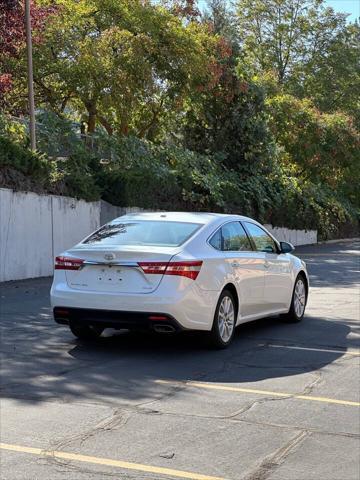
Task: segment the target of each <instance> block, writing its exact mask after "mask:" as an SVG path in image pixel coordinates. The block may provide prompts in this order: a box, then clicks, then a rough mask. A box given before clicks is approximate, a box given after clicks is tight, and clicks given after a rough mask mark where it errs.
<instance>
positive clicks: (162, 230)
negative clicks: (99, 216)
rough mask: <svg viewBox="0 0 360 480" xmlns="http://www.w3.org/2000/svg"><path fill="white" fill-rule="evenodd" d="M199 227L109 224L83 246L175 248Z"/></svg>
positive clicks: (157, 222) (148, 223)
mask: <svg viewBox="0 0 360 480" xmlns="http://www.w3.org/2000/svg"><path fill="white" fill-rule="evenodd" d="M201 226H202V224H198V223H185V222H165V221H150V220H146V221H145V220H144V221H137V220H134V221H126V222H118V223H110V224H107V225H104V226H103V227H101V228H100V229H99V230H97V231H96V232H95V233H93V234H92V235H90V237H88V238H87V239H86V240H84V241H83V244H87V245H92V244H96V245H145V246H146V245H149V246H150V245H153V246H163V247H177V246H179V245H181V244H182V243H184V242H185V241H186V240H188V239H189V238H190V237H191V236H192V235H194V233H195V232H196V231H197V230H198V229H199V228H200V227H201Z"/></svg>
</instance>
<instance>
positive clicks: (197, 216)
mask: <svg viewBox="0 0 360 480" xmlns="http://www.w3.org/2000/svg"><path fill="white" fill-rule="evenodd" d="M124 220H157V221H165V222H166V221H168V222H189V223H200V224H204V225H205V224H210V223H218V222H219V221H221V220H222V221H226V220H229V221H230V220H238V221H239V220H251V221H254V220H252V219H251V218H249V217H244V216H242V215H234V214H225V213H211V212H166V211H163V212H135V213H128V214H126V215H123V216H121V217H117V218H115V219H114V220H112V222H114V223H118V222H123V221H124Z"/></svg>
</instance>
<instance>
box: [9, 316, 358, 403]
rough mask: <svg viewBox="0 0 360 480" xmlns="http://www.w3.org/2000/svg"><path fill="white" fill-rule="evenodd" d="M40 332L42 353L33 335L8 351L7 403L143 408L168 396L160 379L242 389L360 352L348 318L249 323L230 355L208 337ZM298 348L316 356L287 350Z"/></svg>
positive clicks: (40, 326)
mask: <svg viewBox="0 0 360 480" xmlns="http://www.w3.org/2000/svg"><path fill="white" fill-rule="evenodd" d="M33 322H34V320H33ZM37 327H38V329H39V330H38V338H39V339H40V341H41V342H42V344H41V348H40V349H39V348H38V345H37V343H34V344H32V339H31V338H29V332H27V338H26V339H24V341H23V342H21V346H22V348H21V349H20V351H19V350H18V349H17V348H15V350H13V351H10V349H9V348H6V345H4V346H5V351H6V350H7V351H8V360H6V361H5V362H3V373H2V380H1V396H2V397H3V398H15V399H17V400H18V401H21V402H35V403H36V402H40V401H45V400H57V401H81V402H100V401H101V402H106V403H110V404H125V403H128V402H134V403H141V402H144V401H151V400H152V399H157V398H159V397H160V396H161V395H162V394H163V391H162V389H161V388H160V386H159V385H158V384H157V383H156V380H159V379H166V380H171V381H174V382H183V381H199V380H202V381H206V382H222V383H236V384H240V386H241V385H243V384H252V383H255V382H259V381H262V380H266V379H271V378H280V377H286V376H295V375H299V374H303V373H306V372H312V371H315V370H318V369H320V368H323V367H325V366H326V365H328V364H330V363H332V362H334V361H335V360H337V359H338V358H339V357H341V356H342V353H341V350H342V349H344V350H346V348H351V347H352V346H355V345H352V340H349V339H348V338H347V337H348V334H349V332H350V325H347V321H346V320H344V319H342V320H341V322H337V321H334V320H333V319H332V320H331V321H328V320H325V319H321V318H314V317H313V318H312V317H307V318H305V319H304V321H303V322H301V323H299V324H292V325H288V324H283V323H281V322H280V321H279V319H278V318H270V319H269V318H268V319H264V320H259V321H256V322H252V323H251V324H245V325H242V326H240V327H238V329H237V331H236V335H235V338H234V341H233V343H232V344H231V346H230V347H229V348H228V349H227V350H211V349H210V348H209V347H208V344H207V342H206V341H205V339H204V334H200V333H199V334H195V333H192V334H190V333H186V334H181V335H149V334H147V335H146V334H133V333H127V332H120V333H117V334H115V335H108V334H107V332H105V336H104V337H102V338H100V339H99V340H98V341H96V342H90V343H86V342H82V341H76V340H72V337H71V334H70V332H69V331H68V330H67V329H66V330H62V332H61V335H59V330H60V329H59V328H55V329H52V330H51V332H49V329H48V328H45V327H44V325H43V324H42V325H39V324H38V325H37ZM33 328H34V323H33ZM35 329H36V325H35ZM19 334H20V333H18V335H19ZM35 336H36V335H34V337H35ZM4 338H5V340H3V342H5V344H6V336H5V337H3V339H4ZM33 340H35V338H34V339H33ZM36 342H37V341H36ZM274 344H276V345H277V347H276V348H274V347H273V345H274ZM294 344H296V346H301V347H304V348H312V349H313V350H297V349H291V348H287V347H289V346H291V345H294ZM324 349H325V350H326V349H328V350H340V351H339V352H337V351H328V352H326V351H323V350H324ZM5 356H6V355H5ZM247 386H249V385H247ZM253 388H255V387H253Z"/></svg>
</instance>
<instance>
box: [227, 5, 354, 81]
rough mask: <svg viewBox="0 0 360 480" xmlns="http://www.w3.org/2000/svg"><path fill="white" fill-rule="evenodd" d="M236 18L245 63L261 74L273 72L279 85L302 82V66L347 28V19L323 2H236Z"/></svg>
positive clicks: (326, 48)
mask: <svg viewBox="0 0 360 480" xmlns="http://www.w3.org/2000/svg"><path fill="white" fill-rule="evenodd" d="M237 16H238V24H239V31H240V36H241V38H242V42H243V48H244V55H245V57H246V59H247V61H248V62H249V63H250V64H251V66H253V67H255V69H257V70H258V71H260V72H264V71H267V70H274V71H275V72H276V76H277V79H278V82H279V83H281V84H283V83H287V82H289V81H290V80H297V81H301V75H302V72H303V69H304V66H305V65H307V64H308V63H310V62H312V61H313V60H314V58H315V57H316V56H317V55H318V52H319V51H321V52H324V51H327V50H328V48H329V46H330V45H331V44H332V41H333V38H334V37H336V35H338V34H339V32H341V31H343V30H344V28H345V25H346V15H345V14H342V13H335V12H334V10H333V9H332V8H325V6H324V2H323V0H266V1H263V0H238V2H237Z"/></svg>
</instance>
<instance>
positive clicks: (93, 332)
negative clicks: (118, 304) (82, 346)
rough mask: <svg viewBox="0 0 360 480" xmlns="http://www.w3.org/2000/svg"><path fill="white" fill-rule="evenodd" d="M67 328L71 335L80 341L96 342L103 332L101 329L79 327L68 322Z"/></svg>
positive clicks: (88, 326) (91, 326) (89, 326)
mask: <svg viewBox="0 0 360 480" xmlns="http://www.w3.org/2000/svg"><path fill="white" fill-rule="evenodd" d="M69 327H70V330H71V332H72V334H73V335H75V337H77V338H79V339H81V340H96V339H97V338H99V337H100V335H101V334H102V332H103V331H104V329H103V328H102V327H97V326H94V325H79V324H78V323H75V322H70V325H69Z"/></svg>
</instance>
